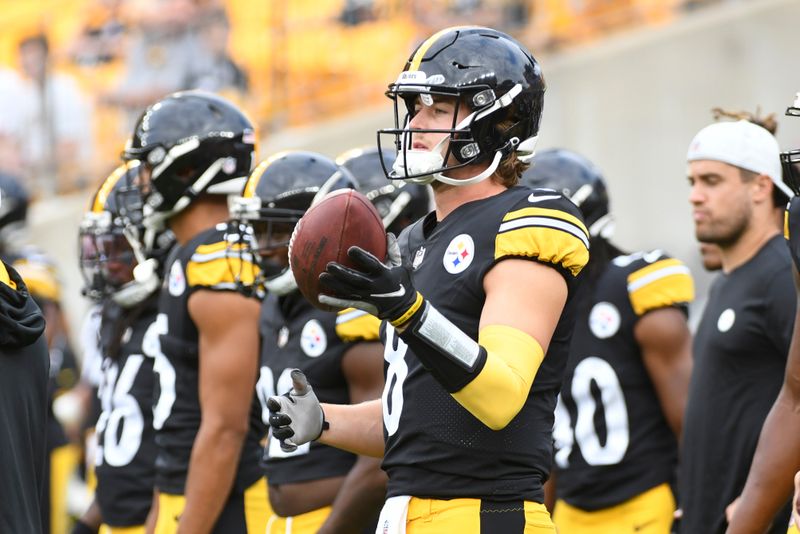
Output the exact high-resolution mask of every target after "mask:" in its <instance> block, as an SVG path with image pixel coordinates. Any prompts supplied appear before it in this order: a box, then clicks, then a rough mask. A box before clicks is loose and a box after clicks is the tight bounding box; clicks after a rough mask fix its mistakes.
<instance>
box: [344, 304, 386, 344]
mask: <svg viewBox="0 0 800 534" xmlns="http://www.w3.org/2000/svg"><path fill="white" fill-rule="evenodd" d="M380 326H381V321H380V319H378V318H377V317H375V316H373V315H370V314H368V313H367V312H365V311H363V310H357V309H355V308H347V309H346V310H342V311H340V312H339V313H338V315H337V316H336V335H337V336H339V339H341V340H342V341H344V342H346V343H352V342H355V341H378V340H379V338H380V335H379V331H380Z"/></svg>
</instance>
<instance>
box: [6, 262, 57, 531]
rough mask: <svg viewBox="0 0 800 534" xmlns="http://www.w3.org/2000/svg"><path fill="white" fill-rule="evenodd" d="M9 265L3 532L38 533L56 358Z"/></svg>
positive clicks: (41, 319) (40, 320)
mask: <svg viewBox="0 0 800 534" xmlns="http://www.w3.org/2000/svg"><path fill="white" fill-rule="evenodd" d="M7 269H8V270H7V271H6V266H5V265H4V264H3V263H2V262H0V428H2V429H3V430H2V432H0V532H3V533H5V532H14V533H17V532H25V533H26V534H27V533H32V534H36V533H39V532H43V529H42V513H43V512H44V510H42V504H41V499H42V492H43V489H44V487H46V483H45V480H44V477H45V454H46V450H45V446H46V442H45V421H46V418H47V379H48V369H49V366H50V358H49V356H48V351H47V341H46V340H45V336H44V326H45V324H44V316H43V315H42V312H41V311H40V310H39V307H38V306H37V305H36V303H35V302H34V301H33V298H32V297H31V296H30V294H29V293H28V291H27V288H26V287H25V284H24V282H23V281H22V278H20V276H19V274H17V272H16V271H14V269H12V268H11V267H8V268H7ZM9 283H11V284H13V286H14V287H13V288H12V287H10V286H9V285H8V284H9ZM48 530H49V528H48ZM46 531H47V530H45V532H46Z"/></svg>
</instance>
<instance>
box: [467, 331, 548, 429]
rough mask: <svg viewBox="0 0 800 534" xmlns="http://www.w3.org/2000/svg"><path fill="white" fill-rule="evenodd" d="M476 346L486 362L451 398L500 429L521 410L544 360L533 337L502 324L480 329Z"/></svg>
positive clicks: (491, 425) (540, 348) (489, 424)
mask: <svg viewBox="0 0 800 534" xmlns="http://www.w3.org/2000/svg"><path fill="white" fill-rule="evenodd" d="M478 343H479V344H480V345H481V346H482V347H483V348H484V349H485V350H486V363H485V364H484V366H483V369H481V372H480V373H478V376H476V377H475V378H474V379H473V380H472V381H471V382H470V383H469V384H467V385H466V386H464V387H463V388H462V389H461V390H460V391H457V392H455V393H453V394H452V395H453V398H454V399H455V400H456V401H458V403H459V404H460V405H461V406H463V407H464V408H466V409H467V410H468V411H469V412H470V413H471V414H472V415H474V416H475V417H477V418H478V419H479V420H480V421H481V422H482V423H483V424H485V425H486V426H488V427H489V428H491V429H492V430H501V429H503V428H505V427H506V425H508V424H509V423H510V422H511V420H512V419H514V417H516V415H517V414H518V413H519V411H520V410H521V409H522V406H523V405H524V404H525V401H526V399H527V398H528V394H529V393H530V390H531V385H532V384H533V379H534V378H535V377H536V372H537V371H538V370H539V366H540V365H541V364H542V361H543V360H544V351H542V347H541V345H539V342H538V341H536V340H535V339H534V338H533V337H531V336H529V335H528V334H526V333H525V332H522V331H521V330H517V329H516V328H512V327H510V326H505V325H489V326H486V327H484V328H483V329H481V331H480V333H479V334H478Z"/></svg>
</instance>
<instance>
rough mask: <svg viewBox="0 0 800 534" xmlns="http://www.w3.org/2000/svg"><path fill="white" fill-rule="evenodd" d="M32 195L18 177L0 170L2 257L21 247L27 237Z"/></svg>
mask: <svg viewBox="0 0 800 534" xmlns="http://www.w3.org/2000/svg"><path fill="white" fill-rule="evenodd" d="M29 204H30V195H29V194H28V191H27V190H26V189H25V188H24V187H23V186H22V184H21V183H20V182H19V180H17V178H15V177H13V176H11V175H10V174H5V173H3V172H1V171H0V257H6V259H9V258H8V257H7V255H8V254H11V253H13V252H14V251H15V250H18V249H20V248H21V247H22V246H23V245H24V242H25V241H26V239H25V225H26V223H27V220H28V206H29Z"/></svg>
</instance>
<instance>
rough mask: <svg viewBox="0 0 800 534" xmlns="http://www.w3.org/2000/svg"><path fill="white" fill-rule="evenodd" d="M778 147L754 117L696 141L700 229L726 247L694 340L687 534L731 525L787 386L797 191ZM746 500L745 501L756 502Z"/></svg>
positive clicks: (692, 161) (781, 527)
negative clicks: (787, 232)
mask: <svg viewBox="0 0 800 534" xmlns="http://www.w3.org/2000/svg"><path fill="white" fill-rule="evenodd" d="M779 152H780V149H779V148H778V142H777V141H776V140H775V137H774V136H773V135H772V134H771V133H770V132H769V131H767V130H766V129H765V128H763V127H761V126H759V125H757V124H755V123H754V122H750V121H747V120H738V121H735V122H730V121H728V122H717V123H714V124H711V125H710V126H707V127H705V128H703V129H702V130H701V131H700V132H698V134H697V135H696V136H695V137H694V139H693V140H692V142H691V143H690V145H689V150H688V154H687V160H688V162H689V167H688V179H689V184H690V185H691V191H690V194H689V202H690V203H691V205H692V208H693V219H694V223H695V234H696V237H697V239H698V241H701V242H709V243H715V244H717V245H718V246H719V249H720V255H721V260H722V270H721V272H720V274H719V275H717V277H716V278H715V279H714V282H713V284H712V287H711V290H710V292H709V298H708V301H707V303H706V306H705V309H704V310H703V316H702V319H701V321H700V324H699V326H698V328H697V331H696V333H695V338H694V344H693V356H694V367H693V370H692V379H691V382H690V386H689V399H688V401H687V407H686V415H685V418H684V427H683V428H684V431H683V438H682V443H681V463H680V468H679V498H680V500H681V508H682V509H683V517H682V519H681V525H680V532H682V533H690V534H694V533H698V534H700V533H702V534H715V533H719V532H724V531H725V529H726V528H727V522H728V521H727V517H726V508H727V507H728V505H729V504H730V503H732V502H733V501H734V500H735V499H736V497H737V496H738V495H739V494H740V492H741V491H742V489H743V488H744V485H745V480H746V478H747V473H748V471H749V469H750V464H751V461H752V459H753V454H754V452H755V449H756V443H757V440H758V436H759V433H760V431H761V427H762V425H763V424H764V420H765V418H766V417H767V413H768V412H769V409H770V407H771V406H772V404H773V402H774V401H775V398H776V397H777V395H778V392H779V390H780V387H781V381H782V377H783V374H784V367H785V365H786V357H787V353H788V351H789V342H790V339H791V335H792V322H793V319H794V314H795V296H794V290H793V283H792V275H791V258H790V255H789V251H788V250H787V248H786V245H785V243H784V239H783V238H782V236H781V235H780V233H781V232H780V229H781V225H782V221H783V207H784V206H785V204H786V201H787V197H788V196H789V195H790V194H791V190H790V189H789V188H788V187H787V186H786V185H785V184H784V183H783V181H782V178H781V174H782V173H781V164H780V156H779ZM789 483H790V482H789V480H788V479H787V484H789ZM787 497H788V495H787ZM746 501H747V499H745V498H742V499H741V501H740V504H739V506H740V507H741V506H745V507H746V508H749V504H748V503H747V502H746ZM779 505H780V503H778V504H777V505H776V506H775V507H774V508H773V509H772V510H771V512H772V513H773V514H774V512H775V511H776V510H777V508H778V507H779ZM737 513H738V511H737ZM748 514H749V513H748ZM759 514H760V512H759ZM771 520H772V517H769V519H768V520H767V522H766V523H765V524H764V525H763V527H762V528H761V529H758V531H759V532H764V530H765V529H766V528H767V526H768V523H769V521H771ZM787 522H788V509H786V510H785V511H784V512H783V513H782V514H780V517H778V518H776V520H775V522H774V523H773V525H772V527H771V528H770V530H769V532H785V531H786V525H787Z"/></svg>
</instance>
